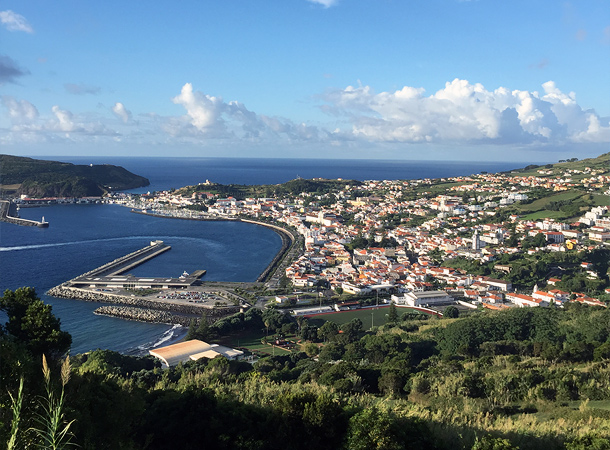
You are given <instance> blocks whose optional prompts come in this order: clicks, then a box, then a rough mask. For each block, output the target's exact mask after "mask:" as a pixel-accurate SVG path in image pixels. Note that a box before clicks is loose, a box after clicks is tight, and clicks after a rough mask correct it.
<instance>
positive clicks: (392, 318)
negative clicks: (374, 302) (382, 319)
mask: <svg viewBox="0 0 610 450" xmlns="http://www.w3.org/2000/svg"><path fill="white" fill-rule="evenodd" d="M396 322H398V311H397V309H396V305H395V304H394V302H393V301H392V302H391V303H390V309H389V311H388V323H396Z"/></svg>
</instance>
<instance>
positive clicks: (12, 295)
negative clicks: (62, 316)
mask: <svg viewBox="0 0 610 450" xmlns="http://www.w3.org/2000/svg"><path fill="white" fill-rule="evenodd" d="M0 310H1V311H4V312H5V313H6V314H7V316H8V322H7V323H6V331H7V332H8V334H9V335H12V336H13V337H15V338H17V339H18V340H20V341H22V342H23V343H25V345H26V346H27V348H28V349H29V350H30V351H31V352H32V353H33V354H35V355H42V354H46V355H47V356H48V357H50V358H56V357H59V356H61V355H63V354H64V353H66V352H67V351H68V349H69V348H70V345H71V344H72V336H70V334H68V333H67V332H65V331H61V329H60V321H59V319H58V318H57V317H55V316H54V315H53V313H52V312H51V310H52V308H51V305H46V304H45V303H44V302H43V301H42V300H40V299H39V298H38V297H37V296H36V291H35V290H34V289H33V288H30V287H24V288H19V289H16V290H15V291H10V290H8V289H7V290H6V291H4V296H2V297H0Z"/></svg>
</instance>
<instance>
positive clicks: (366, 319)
mask: <svg viewBox="0 0 610 450" xmlns="http://www.w3.org/2000/svg"><path fill="white" fill-rule="evenodd" d="M389 308H390V307H389V306H379V307H376V308H366V309H356V310H354V311H342V312H334V313H325V314H316V315H313V316H307V319H308V320H309V322H310V323H311V324H312V325H318V326H320V325H322V324H323V323H324V322H326V321H329V322H335V323H336V324H337V325H342V324H344V323H347V322H350V321H351V320H353V319H360V320H361V321H362V323H363V325H364V328H365V329H369V328H370V327H371V323H372V324H373V326H379V325H383V324H385V323H386V321H387V314H388V309H389ZM397 309H398V316H399V317H400V316H401V315H402V314H404V313H405V312H409V313H418V314H425V313H422V312H420V311H417V310H416V309H412V308H403V307H399V308H397Z"/></svg>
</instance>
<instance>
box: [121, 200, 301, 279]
mask: <svg viewBox="0 0 610 450" xmlns="http://www.w3.org/2000/svg"><path fill="white" fill-rule="evenodd" d="M131 212H133V213H135V214H142V215H145V216H153V217H161V218H165V219H182V220H199V221H203V222H205V221H230V222H244V223H251V224H253V225H260V226H263V227H266V228H270V229H272V230H273V231H275V232H276V233H277V234H278V235H279V236H280V238H281V239H282V245H281V247H280V249H279V250H278V252H277V254H276V255H275V257H274V258H273V259H272V260H271V262H270V263H269V264H268V265H267V267H266V268H265V270H263V271H262V272H261V274H260V275H259V276H258V277H257V278H256V281H257V282H263V283H264V282H267V281H269V280H270V279H271V277H272V276H273V274H274V269H275V268H276V265H277V264H278V263H279V262H280V261H281V260H282V258H283V257H284V256H285V255H286V253H287V252H288V250H290V248H291V247H292V246H293V244H294V243H295V241H296V240H297V238H296V237H295V236H294V235H293V234H292V233H291V232H290V231H289V230H287V229H286V228H283V227H280V226H279V225H275V224H271V223H267V222H261V221H258V220H253V219H244V218H242V217H219V216H211V215H210V216H207V217H201V216H199V217H182V216H175V215H170V214H158V213H149V212H145V211H143V210H137V209H134V208H132V209H131Z"/></svg>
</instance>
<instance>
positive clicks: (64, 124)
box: [51, 105, 76, 131]
mask: <svg viewBox="0 0 610 450" xmlns="http://www.w3.org/2000/svg"><path fill="white" fill-rule="evenodd" d="M51 111H53V114H55V118H56V119H57V122H56V126H57V128H58V129H59V130H61V131H74V130H75V129H76V126H75V125H74V122H73V120H72V118H73V115H72V113H71V112H70V111H65V110H62V109H60V108H59V106H57V105H55V106H53V108H51Z"/></svg>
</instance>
